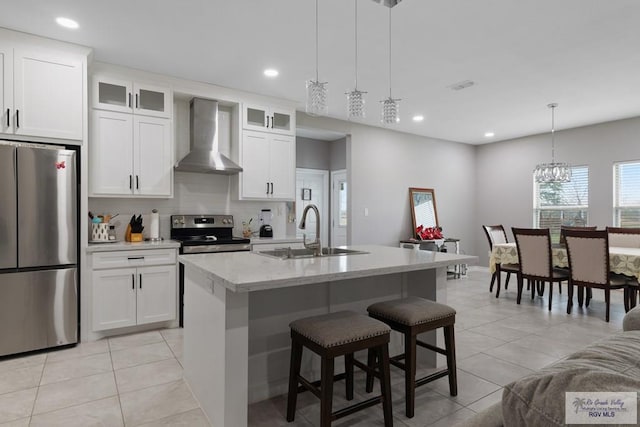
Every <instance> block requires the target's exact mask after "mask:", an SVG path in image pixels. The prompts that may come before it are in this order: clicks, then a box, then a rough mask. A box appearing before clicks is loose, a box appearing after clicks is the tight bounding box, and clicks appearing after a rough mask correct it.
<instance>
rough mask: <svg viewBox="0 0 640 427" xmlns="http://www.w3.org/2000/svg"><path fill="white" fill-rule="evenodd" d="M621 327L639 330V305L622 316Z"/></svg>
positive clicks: (628, 329) (627, 329)
mask: <svg viewBox="0 0 640 427" xmlns="http://www.w3.org/2000/svg"><path fill="white" fill-rule="evenodd" d="M622 329H623V330H625V331H640V305H639V306H637V307H636V308H634V309H633V310H630V311H629V312H628V313H627V314H626V315H625V316H624V319H623V320H622Z"/></svg>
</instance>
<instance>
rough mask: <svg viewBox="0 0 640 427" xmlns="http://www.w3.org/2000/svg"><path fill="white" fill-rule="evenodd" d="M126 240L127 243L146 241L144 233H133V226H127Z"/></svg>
mask: <svg viewBox="0 0 640 427" xmlns="http://www.w3.org/2000/svg"><path fill="white" fill-rule="evenodd" d="M124 240H126V241H127V242H142V241H143V240H144V239H143V237H142V233H132V232H131V224H129V225H127V231H125V233H124Z"/></svg>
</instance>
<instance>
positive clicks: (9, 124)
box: [7, 108, 11, 127]
mask: <svg viewBox="0 0 640 427" xmlns="http://www.w3.org/2000/svg"><path fill="white" fill-rule="evenodd" d="M9 116H11V109H9V108H7V127H9V126H11V119H10V118H9Z"/></svg>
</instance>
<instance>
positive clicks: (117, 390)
mask: <svg viewBox="0 0 640 427" xmlns="http://www.w3.org/2000/svg"><path fill="white" fill-rule="evenodd" d="M107 340H108V339H107ZM107 346H108V348H109V361H110V362H111V372H112V373H113V382H114V383H115V384H116V396H117V397H118V408H120V417H121V419H122V425H123V426H126V423H125V420H124V411H123V410H122V400H121V399H120V389H119V388H118V380H117V379H116V370H115V369H114V367H113V357H111V343H110V342H108V341H107Z"/></svg>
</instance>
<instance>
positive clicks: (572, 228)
mask: <svg viewBox="0 0 640 427" xmlns="http://www.w3.org/2000/svg"><path fill="white" fill-rule="evenodd" d="M597 229H598V227H597V226H590V227H573V226H569V225H561V226H560V244H561V245H564V244H565V243H566V242H565V239H564V232H565V231H566V230H578V231H585V230H589V231H593V230H597Z"/></svg>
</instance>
